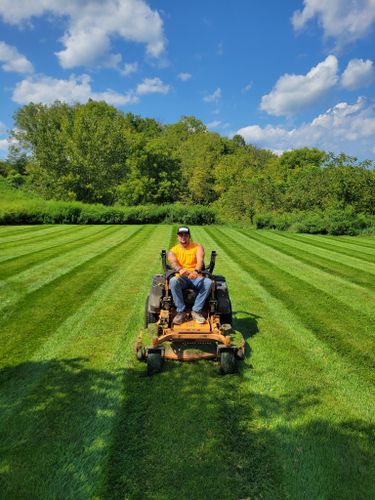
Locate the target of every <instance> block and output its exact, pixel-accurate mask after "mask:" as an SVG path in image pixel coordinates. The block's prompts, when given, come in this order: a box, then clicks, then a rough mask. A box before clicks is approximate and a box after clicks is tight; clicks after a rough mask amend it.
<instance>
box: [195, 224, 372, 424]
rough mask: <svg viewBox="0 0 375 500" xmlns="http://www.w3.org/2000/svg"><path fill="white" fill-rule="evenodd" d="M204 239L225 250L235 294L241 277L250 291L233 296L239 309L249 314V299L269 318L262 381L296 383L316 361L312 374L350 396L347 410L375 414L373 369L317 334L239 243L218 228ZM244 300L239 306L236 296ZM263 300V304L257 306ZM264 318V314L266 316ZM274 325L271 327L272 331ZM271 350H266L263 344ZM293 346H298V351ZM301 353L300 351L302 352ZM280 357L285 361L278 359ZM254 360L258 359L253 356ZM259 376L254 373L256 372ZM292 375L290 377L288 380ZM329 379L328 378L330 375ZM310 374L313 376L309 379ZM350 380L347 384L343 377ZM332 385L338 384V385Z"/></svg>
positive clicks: (224, 268)
mask: <svg viewBox="0 0 375 500" xmlns="http://www.w3.org/2000/svg"><path fill="white" fill-rule="evenodd" d="M201 240H202V241H203V242H205V241H206V242H210V246H211V248H213V249H215V248H216V249H218V250H219V256H220V272H223V273H225V274H226V275H227V278H228V277H230V276H234V277H235V278H234V279H233V278H232V281H231V280H230V279H229V280H228V281H229V285H230V289H231V295H232V296H233V295H235V293H233V291H235V290H236V283H235V281H236V282H240V283H242V287H243V288H244V289H245V290H246V289H247V290H248V292H247V293H246V292H242V293H241V294H240V295H237V300H233V299H232V301H233V305H234V310H235V311H237V310H238V309H242V308H243V310H244V313H242V315H243V314H245V315H248V312H246V309H248V305H249V304H253V306H252V309H251V310H252V315H253V317H259V315H261V318H260V319H259V323H261V324H262V323H265V327H264V331H263V332H262V330H261V331H260V332H259V333H256V335H255V338H254V340H252V343H259V342H260V343H261V346H259V348H258V350H257V351H255V352H256V354H255V355H256V356H257V357H259V356H260V357H261V360H262V362H263V363H265V364H266V365H270V370H269V371H267V372H265V370H263V371H262V373H261V376H262V377H265V376H267V378H269V379H270V380H269V381H268V382H269V384H268V383H267V382H264V381H263V383H262V386H263V388H264V387H266V389H263V390H266V391H268V390H269V389H268V388H269V387H275V388H276V387H278V386H279V387H280V390H283V389H284V385H283V384H286V383H289V384H292V386H293V384H294V385H296V387H298V386H300V387H301V384H304V383H305V380H306V379H305V378H304V377H299V375H298V374H299V373H301V372H304V371H308V370H309V369H311V366H315V368H314V369H315V370H318V371H319V373H318V374H316V376H312V375H311V376H310V379H311V377H313V378H312V379H311V383H312V384H314V383H318V382H319V383H321V385H322V386H323V387H325V386H326V387H327V388H328V389H329V390H332V393H331V397H332V396H334V397H335V399H336V398H337V401H342V402H343V403H344V402H348V405H347V411H348V412H349V413H350V412H351V411H354V410H355V411H356V413H357V415H362V416H363V418H369V417H371V416H373V410H372V408H371V407H370V406H369V405H368V404H364V401H371V400H372V399H373V396H374V391H373V386H372V385H369V384H367V383H365V382H364V380H363V379H364V378H366V377H363V375H366V374H367V372H368V371H367V369H366V368H365V367H363V365H352V364H348V363H347V361H346V359H344V358H343V357H342V356H341V355H340V353H338V352H337V351H336V350H335V349H332V347H331V346H330V345H329V344H328V343H326V342H324V341H322V342H321V341H320V339H319V338H317V337H316V335H315V331H314V330H313V329H312V328H308V327H306V326H305V325H304V323H303V322H302V321H301V318H300V316H299V315H298V314H296V313H295V312H294V311H291V310H290V309H289V307H288V306H287V304H285V303H284V302H283V300H282V299H279V298H277V297H275V296H274V294H273V293H270V291H269V290H268V289H267V286H266V285H267V284H266V283H265V282H264V281H263V280H262V279H258V278H257V277H256V276H255V275H254V273H253V272H252V270H247V269H246V267H247V266H246V265H244V263H243V261H242V259H241V258H238V256H237V252H236V251H235V250H236V246H227V245H223V238H222V236H221V235H219V234H218V233H216V234H215V231H214V230H211V229H207V228H206V229H205V233H203V230H202V237H201ZM232 249H233V250H232ZM237 301H239V304H240V305H241V306H242V307H241V306H240V307H238V305H237V304H236V302H237ZM256 305H258V306H259V309H257V308H256ZM235 317H236V322H237V325H236V326H237V327H238V326H239V325H238V323H241V313H235ZM262 318H263V319H262ZM267 330H269V332H268V331H267ZM264 348H265V349H266V350H262V349H264ZM291 349H294V350H295V351H296V353H295V355H292V351H291ZM297 353H298V354H297ZM277 358H280V360H279V361H280V362H279V363H278V362H277ZM285 359H286V360H287V362H288V363H289V364H290V363H291V364H293V365H294V366H295V370H294V371H291V372H289V375H286V373H285V372H284V371H283V368H284V364H285ZM247 362H248V363H250V362H253V361H252V358H250V360H249V361H247ZM279 371H281V372H282V373H283V375H284V376H283V377H280V376H279V375H278V372H279ZM244 375H245V376H246V373H245V374H244ZM252 378H253V377H252ZM288 379H289V380H288ZM326 379H327V380H326ZM308 380H309V379H308ZM343 380H345V384H343V383H342V381H343ZM332 387H334V388H335V389H334V390H333V389H332Z"/></svg>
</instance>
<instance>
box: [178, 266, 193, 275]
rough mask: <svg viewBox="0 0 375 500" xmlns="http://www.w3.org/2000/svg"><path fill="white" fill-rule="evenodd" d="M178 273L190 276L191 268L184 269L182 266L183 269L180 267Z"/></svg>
mask: <svg viewBox="0 0 375 500" xmlns="http://www.w3.org/2000/svg"><path fill="white" fill-rule="evenodd" d="M178 274H179V275H180V276H189V274H190V271H189V269H184V268H182V269H180V270H179V271H178Z"/></svg>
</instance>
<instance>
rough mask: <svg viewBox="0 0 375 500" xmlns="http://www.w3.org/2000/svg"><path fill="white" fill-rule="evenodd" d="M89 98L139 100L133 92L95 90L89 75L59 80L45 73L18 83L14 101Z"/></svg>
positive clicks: (110, 101) (116, 101)
mask: <svg viewBox="0 0 375 500" xmlns="http://www.w3.org/2000/svg"><path fill="white" fill-rule="evenodd" d="M89 98H91V99H94V100H97V101H106V102H107V103H108V104H112V105H114V106H123V105H125V104H134V103H136V102H138V97H137V96H135V95H134V93H132V92H130V93H128V94H118V93H116V92H114V91H113V90H107V91H105V92H94V91H93V90H92V88H91V78H90V77H89V76H88V75H81V76H74V75H73V76H71V77H70V78H69V79H68V80H59V79H56V78H51V77H49V76H44V75H39V76H34V77H29V78H26V79H25V80H22V81H21V82H19V83H17V85H16V87H15V89H14V92H13V96H12V99H13V101H14V102H16V103H18V104H27V103H29V102H42V103H44V104H49V103H52V102H54V101H55V100H56V99H58V100H60V101H64V102H67V103H74V102H81V103H84V102H86V101H87V100H88V99H89Z"/></svg>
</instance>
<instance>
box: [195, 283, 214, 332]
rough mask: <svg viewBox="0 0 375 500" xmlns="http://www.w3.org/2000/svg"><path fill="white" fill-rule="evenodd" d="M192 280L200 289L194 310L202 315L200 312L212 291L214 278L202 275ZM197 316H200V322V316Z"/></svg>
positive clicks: (197, 288)
mask: <svg viewBox="0 0 375 500" xmlns="http://www.w3.org/2000/svg"><path fill="white" fill-rule="evenodd" d="M192 282H193V284H194V287H195V288H196V290H197V291H198V295H197V296H196V298H195V302H194V305H193V309H192V312H193V313H197V314H199V315H200V312H201V311H202V308H203V306H204V303H205V302H206V299H207V297H208V295H209V293H210V291H211V287H212V280H211V279H210V278H203V277H200V278H196V279H195V280H192ZM193 316H194V314H193ZM196 318H198V319H197V321H198V322H200V321H199V319H200V318H199V317H198V316H196ZM196 318H194V319H196Z"/></svg>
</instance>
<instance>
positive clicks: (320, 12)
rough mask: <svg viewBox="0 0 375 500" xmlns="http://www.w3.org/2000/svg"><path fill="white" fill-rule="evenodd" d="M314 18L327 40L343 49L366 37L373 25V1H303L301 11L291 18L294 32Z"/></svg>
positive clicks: (374, 15) (374, 16) (374, 20)
mask: <svg viewBox="0 0 375 500" xmlns="http://www.w3.org/2000/svg"><path fill="white" fill-rule="evenodd" d="M313 18H317V20H318V22H319V24H320V25H321V26H322V28H323V32H324V36H325V37H326V38H328V37H331V38H334V39H335V40H336V42H337V46H338V47H340V46H343V45H345V44H347V43H350V42H354V41H356V40H359V39H360V38H363V37H364V36H366V35H367V34H368V33H369V31H370V29H371V27H372V25H373V23H374V22H375V0H357V1H353V0H329V1H325V2H324V1H322V0H304V8H303V10H297V11H295V12H294V14H293V17H292V24H293V26H294V29H295V30H297V31H298V30H301V29H302V28H303V27H304V26H305V25H306V24H307V23H308V22H309V21H310V20H311V19H313Z"/></svg>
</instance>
